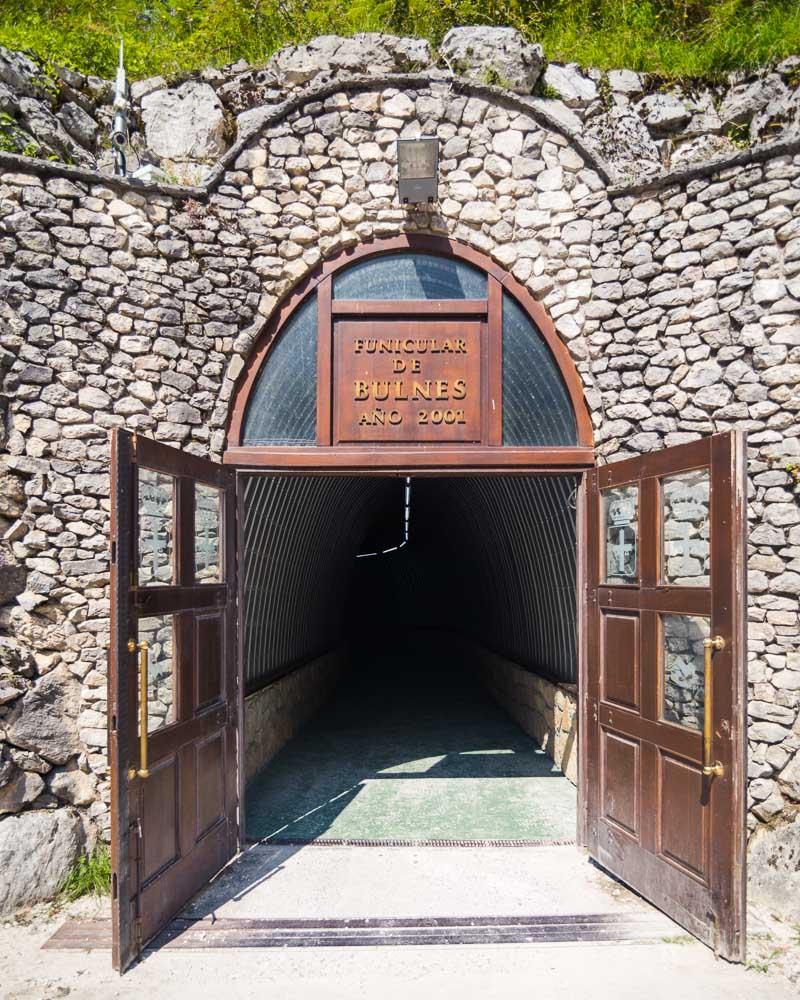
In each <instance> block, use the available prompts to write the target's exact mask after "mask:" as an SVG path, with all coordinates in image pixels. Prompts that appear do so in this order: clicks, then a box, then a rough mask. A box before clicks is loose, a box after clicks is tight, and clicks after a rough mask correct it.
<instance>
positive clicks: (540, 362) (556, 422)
mask: <svg viewBox="0 0 800 1000" xmlns="http://www.w3.org/2000/svg"><path fill="white" fill-rule="evenodd" d="M577 443H578V432H577V428H576V426H575V414H574V413H573V410H572V402H571V400H570V398H569V393H568V392H567V389H566V386H565V385H564V382H563V380H562V378H561V373H560V372H559V370H558V365H557V364H556V362H555V360H554V359H553V356H552V354H551V353H550V349H549V348H548V346H547V343H546V342H545V340H544V338H543V337H542V335H541V333H540V331H539V330H538V328H537V327H536V325H535V324H534V323H533V320H531V318H530V316H529V315H528V314H527V313H526V312H525V310H524V309H522V307H521V306H520V305H519V304H518V303H517V302H516V301H515V299H513V298H512V297H511V296H510V295H509V294H508V293H507V292H505V293H504V294H503V444H504V445H506V446H515V445H516V446H521V445H533V446H538V447H554V446H564V445H576V444H577Z"/></svg>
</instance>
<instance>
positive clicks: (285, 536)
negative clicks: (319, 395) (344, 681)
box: [242, 475, 577, 690]
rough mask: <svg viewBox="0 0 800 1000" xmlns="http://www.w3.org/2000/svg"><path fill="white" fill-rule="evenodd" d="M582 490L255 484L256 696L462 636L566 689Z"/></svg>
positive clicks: (434, 483) (252, 673)
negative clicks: (436, 638)
mask: <svg viewBox="0 0 800 1000" xmlns="http://www.w3.org/2000/svg"><path fill="white" fill-rule="evenodd" d="M576 485H577V481H576V479H575V478H574V477H571V476H482V477H477V476H473V477H463V476H454V477H441V478H419V479H414V480H413V481H412V488H411V517H410V535H409V542H408V544H407V545H405V546H403V547H402V548H400V549H399V551H396V552H392V553H389V554H386V555H378V556H373V557H370V558H363V559H357V558H356V556H357V555H358V554H359V553H363V552H372V551H375V550H377V549H381V548H388V547H393V546H394V545H397V544H398V543H399V542H400V541H402V537H403V535H402V526H403V492H404V480H402V479H398V478H390V477H369V476H362V477H356V476H309V475H301V476H275V475H248V476H245V477H244V525H243V551H242V563H243V579H244V628H245V641H244V654H245V678H246V683H247V688H248V690H255V689H256V688H258V687H261V686H263V685H264V684H265V683H269V682H270V681H271V680H274V679H275V678H276V677H278V676H280V675H281V674H283V673H285V672H286V671H287V670H289V669H292V668H293V667H295V666H299V665H301V664H302V663H305V662H308V661H309V660H311V659H313V658H314V657H316V656H319V655H321V654H322V653H324V652H326V651H328V650H330V649H334V648H336V647H337V646H339V645H341V644H342V643H343V642H345V641H347V640H356V641H357V640H362V641H370V642H382V643H385V644H387V645H390V644H391V642H392V639H393V637H396V636H397V635H398V630H399V629H402V630H403V631H411V630H414V629H420V628H436V629H439V630H450V631H455V632H459V633H461V634H463V635H466V636H469V637H471V638H473V639H475V640H477V641H479V642H480V643H481V644H483V645H485V646H487V647H488V648H490V649H493V650H494V651H496V652H498V653H501V654H502V655H504V656H506V657H508V658H509V659H511V660H514V661H516V662H517V663H519V664H521V665H522V666H524V667H525V668H526V669H528V670H532V671H534V672H536V673H540V674H543V675H545V676H548V677H550V678H552V679H554V680H560V681H566V682H574V680H575V677H576V667H577V658H576V657H577V653H576V593H575V587H576V544H575V508H574V494H575V489H576Z"/></svg>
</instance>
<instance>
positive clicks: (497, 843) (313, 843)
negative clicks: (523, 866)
mask: <svg viewBox="0 0 800 1000" xmlns="http://www.w3.org/2000/svg"><path fill="white" fill-rule="evenodd" d="M245 842H246V843H248V844H263V845H264V846H265V847H574V846H575V841H574V840H451V839H447V840H442V839H439V840H436V839H432V840H414V839H409V838H405V837H380V838H377V839H353V838H348V837H317V838H315V839H313V840H302V839H295V838H291V837H264V838H261V839H259V838H252V839H251V838H249V837H245Z"/></svg>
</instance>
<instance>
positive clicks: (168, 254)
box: [0, 74, 800, 836]
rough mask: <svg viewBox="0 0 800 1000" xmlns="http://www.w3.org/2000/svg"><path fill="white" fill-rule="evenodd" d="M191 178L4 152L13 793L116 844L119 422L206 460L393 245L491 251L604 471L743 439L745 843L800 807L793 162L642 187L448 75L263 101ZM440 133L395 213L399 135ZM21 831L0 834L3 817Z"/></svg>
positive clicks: (798, 252) (8, 798)
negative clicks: (313, 292)
mask: <svg viewBox="0 0 800 1000" xmlns="http://www.w3.org/2000/svg"><path fill="white" fill-rule="evenodd" d="M260 120H261V124H260V125H259V126H258V127H257V129H256V131H255V132H253V134H252V135H251V136H250V138H249V139H246V140H242V141H241V142H240V143H239V144H238V145H237V146H235V147H234V148H233V150H231V151H230V153H229V154H227V159H226V160H225V161H224V162H223V163H222V164H221V165H220V166H219V167H218V168H217V170H216V171H215V173H214V175H213V178H212V180H211V181H210V182H209V184H208V185H207V186H206V187H197V188H192V189H185V190H180V189H175V188H158V187H147V186H143V185H139V186H131V185H128V184H126V183H124V182H123V183H120V182H116V181H114V180H112V179H110V178H104V177H99V176H95V175H90V174H88V173H86V172H84V171H81V170H79V169H75V168H70V167H63V166H60V165H58V164H51V163H46V162H33V161H27V160H25V159H24V158H20V157H11V156H7V155H6V156H2V157H0V167H1V168H3V170H4V172H3V175H2V179H1V180H0V230H1V231H0V253H2V268H0V290H1V291H2V295H0V319H2V323H3V327H2V331H1V332H0V371H2V373H3V379H4V382H3V399H2V404H3V408H4V414H5V420H4V423H3V435H4V436H3V439H2V447H3V452H4V453H3V466H2V475H0V497H2V510H3V516H4V523H3V528H4V531H5V536H4V543H3V547H2V548H0V569H1V570H2V572H0V581H1V586H0V589H1V590H2V593H0V598H1V599H2V602H3V603H2V605H0V628H2V630H3V631H4V633H5V637H4V638H3V639H2V640H0V703H1V704H2V707H0V745H2V759H1V760H0V803H2V812H5V813H9V812H10V813H20V814H21V815H24V813H25V811H27V810H31V809H32V810H34V811H43V813H45V814H46V815H48V816H49V817H51V819H50V822H51V823H52V824H53V828H54V829H55V824H56V820H55V816H56V814H57V813H58V812H59V811H61V810H70V809H73V808H78V809H79V811H80V815H81V816H82V817H83V818H84V819H85V821H86V823H87V824H88V826H89V827H90V830H91V831H92V832H94V831H97V832H99V834H100V835H101V836H107V831H108V814H107V808H108V801H109V775H108V768H107V761H106V753H105V747H106V687H105V685H106V642H107V638H108V559H109V557H108V516H109V502H110V501H109V481H108V430H109V428H110V427H112V426H125V427H128V428H131V429H133V430H137V431H140V432H142V433H144V434H147V435H150V436H152V437H155V438H157V439H159V440H162V441H165V442H168V443H171V444H175V445H178V446H180V447H184V448H187V449H188V450H190V451H193V452H195V453H198V454H204V455H210V456H211V457H215V458H219V457H220V455H221V453H222V450H223V447H224V424H225V420H226V417H227V412H228V406H229V402H230V399H231V395H232V392H233V388H234V384H235V380H236V379H237V377H238V376H239V374H240V373H241V371H242V369H243V366H244V363H245V360H246V359H247V357H248V356H249V353H250V351H251V349H252V346H253V344H254V341H255V339H256V337H257V336H258V334H259V332H260V331H261V330H262V329H263V327H264V324H265V323H266V321H267V317H268V316H269V315H270V314H271V312H272V311H273V309H274V308H275V306H276V304H277V303H278V302H279V301H280V300H281V299H282V298H283V297H284V296H285V295H286V294H287V292H288V291H289V290H290V289H291V288H292V287H294V285H296V284H297V282H298V281H300V280H302V279H303V278H304V277H305V276H306V275H308V274H309V272H310V271H311V270H312V269H313V268H314V267H315V266H316V265H317V264H318V263H319V262H320V261H321V260H323V259H325V258H328V257H331V256H333V255H335V254H337V253H339V252H341V251H343V250H345V249H346V248H348V247H352V246H355V245H356V244H358V243H362V242H365V241H368V240H370V239H375V238H382V237H390V236H394V235H396V234H398V233H403V232H427V233H430V232H432V233H438V234H443V235H447V236H449V237H451V238H453V239H457V240H460V241H462V242H464V243H466V244H468V245H470V246H472V247H475V248H477V249H478V250H481V251H483V252H484V253H487V254H488V255H490V256H491V257H492V258H494V259H495V260H496V261H497V262H498V263H500V264H501V265H502V266H504V267H506V268H507V269H509V270H510V271H511V272H512V273H513V274H514V276H515V277H516V278H517V279H518V280H519V281H521V282H522V283H523V284H525V285H526V286H527V288H528V289H529V290H530V292H531V293H532V294H533V295H534V296H535V297H536V298H537V299H538V300H539V301H540V302H542V304H543V305H544V307H545V308H546V309H547V310H548V312H549V313H550V315H551V316H552V317H553V320H554V322H555V325H556V328H557V330H558V332H559V335H560V336H561V337H562V338H563V340H564V341H565V343H566V345H567V347H568V349H569V351H570V353H571V355H572V357H573V359H574V361H575V363H576V366H577V368H578V370H579V373H580V375H581V377H582V379H583V382H584V387H585V394H586V399H587V402H588V404H589V407H590V409H591V413H592V420H593V424H594V428H595V441H596V444H597V447H598V454H599V456H600V460H601V461H611V460H616V459H618V458H621V457H624V456H626V455H630V454H636V453H639V452H643V451H648V450H651V449H653V448H657V447H661V446H663V445H669V444H673V443H677V442H680V441H686V440H690V439H692V438H696V437H697V436H699V435H701V434H707V433H710V432H712V431H716V430H726V429H728V428H730V427H737V426H738V427H743V428H746V429H747V430H748V431H749V432H750V454H749V474H750V507H749V515H750V595H749V600H750V618H751V622H750V717H751V729H750V737H751V744H750V748H751V755H750V779H751V780H750V792H751V810H750V813H749V824H750V827H751V829H756V828H757V827H769V830H770V831H771V832H770V836H772V835H773V834H774V835H775V836H783V835H784V834H783V833H781V831H782V830H784V831H786V830H789V829H790V827H789V825H788V822H787V818H788V817H790V816H791V815H792V813H793V811H795V810H796V809H797V807H798V803H799V802H800V784H799V783H798V777H797V768H798V766H800V764H798V760H799V758H798V756H797V750H798V747H799V746H800V722H798V707H799V705H800V648H799V644H800V630H799V629H798V610H797V595H798V592H799V591H800V563H799V562H798V557H799V556H800V549H799V548H798V546H799V545H800V509H798V502H797V496H796V493H795V486H794V480H793V478H792V474H791V473H790V472H787V470H786V466H787V464H791V463H794V462H797V461H798V449H800V423H798V417H797V410H798V406H799V405H800V400H799V399H798V384H800V358H799V357H798V349H800V343H799V341H798V338H799V336H800V327H799V326H798V320H797V314H798V311H800V287H798V281H799V280H800V279H799V278H798V275H800V218H798V214H797V209H796V205H797V203H798V201H800V155H798V148H797V147H796V146H792V145H784V146H781V147H775V146H773V147H771V148H765V149H762V150H761V151H755V152H742V153H739V154H737V160H736V161H735V162H734V163H733V164H732V165H730V164H729V165H723V166H717V167H715V168H713V169H712V168H711V167H708V168H693V169H692V170H690V171H687V172H685V173H684V174H682V175H675V176H673V177H672V178H670V179H667V180H661V181H658V182H653V184H652V186H651V187H647V188H640V187H632V188H627V189H624V190H623V189H620V188H613V187H609V183H608V180H607V178H608V176H609V172H608V170H607V169H606V167H605V166H604V164H603V163H602V162H601V161H600V160H598V159H597V158H596V157H595V155H594V154H592V153H591V152H589V150H588V149H587V147H586V146H585V145H584V144H583V143H582V142H581V141H580V139H579V138H577V137H575V136H573V135H572V134H571V133H570V131H569V129H568V128H566V127H562V126H561V125H559V124H558V122H557V121H555V120H554V119H553V117H552V116H550V115H548V114H547V113H545V112H543V111H541V110H540V109H539V108H538V107H536V106H534V105H532V104H531V103H523V99H522V98H517V97H515V96H514V95H513V94H507V93H503V92H501V91H499V90H498V89H497V88H490V87H485V86H483V85H480V84H468V83H460V84H459V86H458V88H454V87H453V85H452V81H451V80H449V79H439V78H437V77H436V76H435V75H434V76H433V77H424V76H423V75H420V74H416V75H415V76H413V77H386V78H382V79H377V78H376V79H373V80H364V79H361V80H356V81H349V82H346V81H344V80H342V79H339V80H334V81H333V82H330V83H327V84H326V85H325V86H324V87H322V88H321V89H319V90H317V91H316V92H314V93H310V94H305V95H304V96H299V97H296V98H292V99H291V100H289V101H288V102H286V104H284V105H281V106H280V107H278V108H277V109H272V110H267V111H265V112H264V114H263V115H262V116H261V119H260ZM420 133H423V134H436V135H438V136H439V138H440V141H441V149H442V159H441V164H440V173H441V183H440V199H439V202H438V204H436V205H434V206H430V207H428V208H420V209H418V208H410V209H409V208H404V207H401V206H399V205H398V204H397V201H396V188H395V165H394V141H395V139H396V138H397V137H398V136H411V135H416V134H420ZM3 824H6V826H8V825H10V821H9V820H8V819H3V818H0V829H2V827H3Z"/></svg>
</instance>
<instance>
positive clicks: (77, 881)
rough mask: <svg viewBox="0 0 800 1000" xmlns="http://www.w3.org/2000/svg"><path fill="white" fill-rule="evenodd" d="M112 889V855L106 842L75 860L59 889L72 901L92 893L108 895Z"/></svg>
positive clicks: (66, 898)
mask: <svg viewBox="0 0 800 1000" xmlns="http://www.w3.org/2000/svg"><path fill="white" fill-rule="evenodd" d="M110 891H111V856H110V855H109V853H108V847H106V845H105V844H98V845H97V846H96V847H95V849H94V850H93V851H92V853H91V854H84V855H82V856H81V857H80V858H78V860H77V861H76V862H75V864H74V865H73V866H72V869H71V871H70V872H69V874H68V875H67V877H66V878H65V879H64V881H63V883H62V885H61V888H60V889H59V893H58V895H59V897H60V898H61V899H62V900H64V901H65V902H69V903H72V902H74V901H75V900H76V899H80V898H81V896H88V895H89V894H90V893H91V894H92V895H95V896H107V895H108V894H109V892H110Z"/></svg>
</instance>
